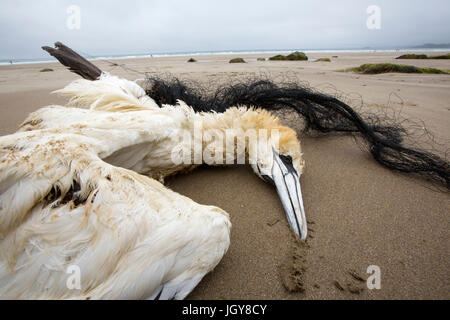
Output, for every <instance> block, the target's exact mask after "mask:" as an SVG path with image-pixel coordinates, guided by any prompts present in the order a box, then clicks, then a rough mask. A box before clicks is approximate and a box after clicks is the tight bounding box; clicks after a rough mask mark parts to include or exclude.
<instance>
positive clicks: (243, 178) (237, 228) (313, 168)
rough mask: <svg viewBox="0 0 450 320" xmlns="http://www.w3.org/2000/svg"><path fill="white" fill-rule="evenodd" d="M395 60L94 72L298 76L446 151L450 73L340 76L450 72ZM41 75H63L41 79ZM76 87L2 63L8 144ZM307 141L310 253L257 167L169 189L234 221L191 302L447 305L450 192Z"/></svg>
mask: <svg viewBox="0 0 450 320" xmlns="http://www.w3.org/2000/svg"><path fill="white" fill-rule="evenodd" d="M436 54H438V53H436ZM398 55H399V53H395V52H385V53H342V52H339V53H311V54H308V56H309V57H310V58H313V59H315V58H322V57H329V58H331V62H313V61H257V60H256V59H257V58H258V57H266V58H267V57H269V56H271V55H270V54H262V55H239V56H240V57H242V58H244V59H246V61H247V63H245V64H229V63H228V61H229V60H230V59H231V58H234V57H236V56H235V55H210V56H206V55H205V56H198V57H195V58H196V59H197V60H198V62H196V63H187V62H186V61H187V60H188V57H181V56H178V57H164V58H151V59H129V60H113V61H110V62H108V61H95V62H94V63H95V64H96V65H98V66H99V67H100V68H101V69H102V70H103V71H109V72H111V73H113V74H115V75H118V76H122V77H125V78H127V79H131V80H135V79H137V78H143V77H144V76H145V73H149V74H160V73H171V74H173V75H175V76H177V77H180V78H183V79H194V80H198V81H201V82H206V83H208V82H217V81H229V80H232V79H236V78H237V77H247V76H252V75H261V74H264V75H266V76H267V75H268V76H270V77H274V78H283V77H288V78H289V79H293V78H295V79H298V81H300V82H302V83H305V85H309V86H311V87H313V88H316V89H319V90H321V91H323V92H327V93H330V94H333V95H336V94H337V95H339V96H340V98H341V99H343V100H344V101H346V102H347V103H349V104H350V105H352V106H354V107H360V106H361V105H362V104H364V108H367V110H373V111H380V112H384V111H386V110H387V111H388V112H396V113H398V112H400V111H401V116H402V117H404V118H408V119H413V120H421V121H423V122H424V124H425V126H426V128H427V129H428V130H429V131H431V132H432V133H433V134H434V136H435V138H436V140H437V141H439V142H440V143H442V145H441V150H440V151H442V152H444V151H445V149H446V148H447V149H448V148H449V146H450V143H449V141H450V75H428V74H424V75H422V74H394V73H389V74H380V75H359V74H354V73H345V72H337V70H342V69H345V68H349V67H356V66H359V65H361V64H364V63H378V62H390V63H402V64H410V65H415V66H418V67H434V68H439V69H443V70H449V69H450V60H400V61H399V60H395V57H397V56H398ZM114 64H117V65H114ZM43 68H51V69H53V70H54V71H53V72H40V70H41V69H43ZM137 71H139V72H137ZM74 79H77V75H74V74H72V73H70V72H69V71H67V70H66V69H65V68H64V67H63V66H61V65H60V64H58V63H45V64H26V65H10V66H1V67H0V135H7V134H11V133H13V132H15V131H16V130H17V128H18V126H19V125H20V123H21V122H22V121H23V120H24V119H25V117H26V116H27V115H28V114H29V113H30V112H32V111H34V110H37V109H39V108H40V107H43V106H47V105H52V104H64V103H65V100H64V99H63V98H61V97H58V96H56V95H53V94H51V92H52V91H53V90H56V89H59V88H62V87H63V86H65V85H67V84H68V83H69V82H70V81H72V80H74ZM283 119H284V120H285V121H286V124H287V125H290V126H292V127H294V128H297V129H300V126H299V121H298V119H297V118H295V117H291V116H290V115H289V114H283ZM299 134H300V132H299ZM300 140H301V143H302V148H303V152H304V158H305V161H306V171H305V173H304V174H303V175H302V177H301V184H302V189H303V198H304V203H305V209H306V215H307V218H308V221H309V228H310V233H309V234H310V236H309V238H308V240H307V244H306V245H304V246H299V245H298V244H296V242H295V241H294V239H293V237H292V235H291V233H290V231H289V227H288V224H287V222H286V219H285V214H284V211H283V208H282V206H281V203H280V200H279V198H278V196H277V194H276V192H275V189H274V188H273V187H272V186H271V185H269V184H266V183H264V182H263V181H261V180H260V179H259V178H258V177H257V176H256V175H254V174H253V172H252V170H251V168H250V167H248V166H234V167H223V168H210V167H202V168H200V169H198V170H196V171H193V172H192V173H189V174H186V175H180V176H178V177H174V178H171V179H170V180H169V181H167V185H168V186H169V187H170V188H171V189H173V190H175V191H177V192H179V193H181V194H183V195H185V196H188V197H190V198H191V199H193V200H195V201H197V202H199V203H202V204H208V205H216V206H219V207H221V208H223V209H224V210H226V211H227V212H228V213H229V214H230V216H231V221H232V223H233V229H232V235H231V245H230V249H229V251H228V253H227V254H226V255H225V257H224V258H223V260H222V261H221V263H220V264H219V265H218V266H217V267H216V269H215V270H214V271H213V272H212V273H210V274H209V275H207V276H206V277H205V278H204V279H203V281H202V282H201V283H200V285H199V286H198V287H197V288H196V289H195V290H194V291H193V292H192V294H191V295H190V296H189V298H190V299H449V298H450V280H449V279H450V272H449V270H450V258H449V252H450V245H449V244H450V241H449V240H450V239H449V230H450V219H449V212H450V197H449V194H448V193H444V192H438V191H436V190H435V189H433V188H432V185H430V184H429V183H427V182H425V181H422V180H419V179H416V178H411V177H409V176H405V175H402V174H398V173H394V172H392V171H389V170H387V169H385V168H383V167H381V166H380V165H379V164H377V163H376V162H375V161H374V160H373V159H372V158H371V157H370V155H369V154H368V153H367V152H365V151H364V150H363V149H362V148H361V145H360V144H357V143H355V140H354V139H352V138H351V137H348V136H335V135H331V136H326V137H321V138H314V137H307V136H302V135H300ZM371 265H376V266H379V268H380V270H381V289H379V290H369V289H368V288H367V286H366V283H365V279H366V278H367V277H368V274H367V273H366V270H367V268H368V267H369V266H371ZM300 275H301V276H300ZM358 278H359V279H358ZM287 288H291V289H292V290H293V291H289V290H287ZM300 288H303V290H298V289H300Z"/></svg>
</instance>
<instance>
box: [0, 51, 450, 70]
mask: <svg viewBox="0 0 450 320" xmlns="http://www.w3.org/2000/svg"><path fill="white" fill-rule="evenodd" d="M294 51H303V52H305V53H320V52H324V53H340V52H342V53H364V52H367V53H371V52H412V53H416V52H444V51H445V52H450V49H449V48H402V49H305V50H302V49H286V50H285V49H282V50H276V49H274V50H253V51H252V50H234V51H233V50H229V51H211V52H206V51H205V52H203V51H202V52H174V53H155V54H127V55H101V56H87V58H88V59H89V60H92V61H96V60H124V59H149V58H169V57H184V56H185V57H191V56H208V55H240V54H269V53H270V54H281V53H290V52H294ZM11 62H12V63H11ZM54 62H56V60H55V59H52V58H49V59H44V60H42V58H41V59H17V60H14V59H0V66H8V65H24V64H40V63H54Z"/></svg>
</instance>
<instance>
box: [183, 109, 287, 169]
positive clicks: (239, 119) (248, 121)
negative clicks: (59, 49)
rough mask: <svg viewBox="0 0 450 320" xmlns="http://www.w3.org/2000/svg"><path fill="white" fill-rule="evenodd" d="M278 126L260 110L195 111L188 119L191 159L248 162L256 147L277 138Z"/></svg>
mask: <svg viewBox="0 0 450 320" xmlns="http://www.w3.org/2000/svg"><path fill="white" fill-rule="evenodd" d="M279 128H280V123H279V120H278V118H276V117H274V116H272V115H271V114H270V113H268V112H266V111H264V110H255V109H251V108H250V109H249V108H230V109H228V110H227V111H226V112H224V113H204V114H197V116H196V117H194V121H193V122H192V123H191V139H192V141H191V142H193V143H191V145H192V149H191V150H192V157H191V160H193V162H194V164H203V163H206V164H209V165H224V164H244V163H249V162H250V161H251V160H252V159H253V160H254V159H255V157H256V155H257V152H258V150H257V148H260V147H268V146H269V145H270V147H272V144H271V143H270V142H269V141H272V140H274V141H277V139H275V138H276V137H277V134H278V129H279ZM271 139H272V140H271Z"/></svg>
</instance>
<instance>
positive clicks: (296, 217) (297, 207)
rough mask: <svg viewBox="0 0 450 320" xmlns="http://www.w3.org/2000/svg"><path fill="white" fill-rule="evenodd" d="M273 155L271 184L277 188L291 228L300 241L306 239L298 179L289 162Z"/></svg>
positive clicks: (303, 211)
mask: <svg viewBox="0 0 450 320" xmlns="http://www.w3.org/2000/svg"><path fill="white" fill-rule="evenodd" d="M273 155H274V156H273V158H274V159H273V160H274V161H273V166H272V179H273V183H274V184H275V187H276V188H277V192H278V195H279V196H280V199H281V202H282V204H283V207H284V210H285V211H286V216H287V220H288V222H289V224H290V226H291V228H292V229H293V230H294V232H295V233H296V234H297V235H298V236H299V237H300V239H301V240H304V239H306V234H307V226H306V216H305V209H304V207H303V198H302V190H301V188H300V177H299V176H298V174H297V171H295V169H294V167H293V165H292V162H291V161H288V160H287V159H284V157H280V155H278V154H277V153H276V152H274V153H273Z"/></svg>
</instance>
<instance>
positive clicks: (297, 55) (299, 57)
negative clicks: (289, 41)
mask: <svg viewBox="0 0 450 320" xmlns="http://www.w3.org/2000/svg"><path fill="white" fill-rule="evenodd" d="M269 60H271V61H277V60H281V61H305V60H308V56H307V55H306V54H305V53H304V52H300V51H295V52H293V53H291V54H289V55H287V56H283V55H281V54H279V55H276V56H273V57H270V58H269Z"/></svg>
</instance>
